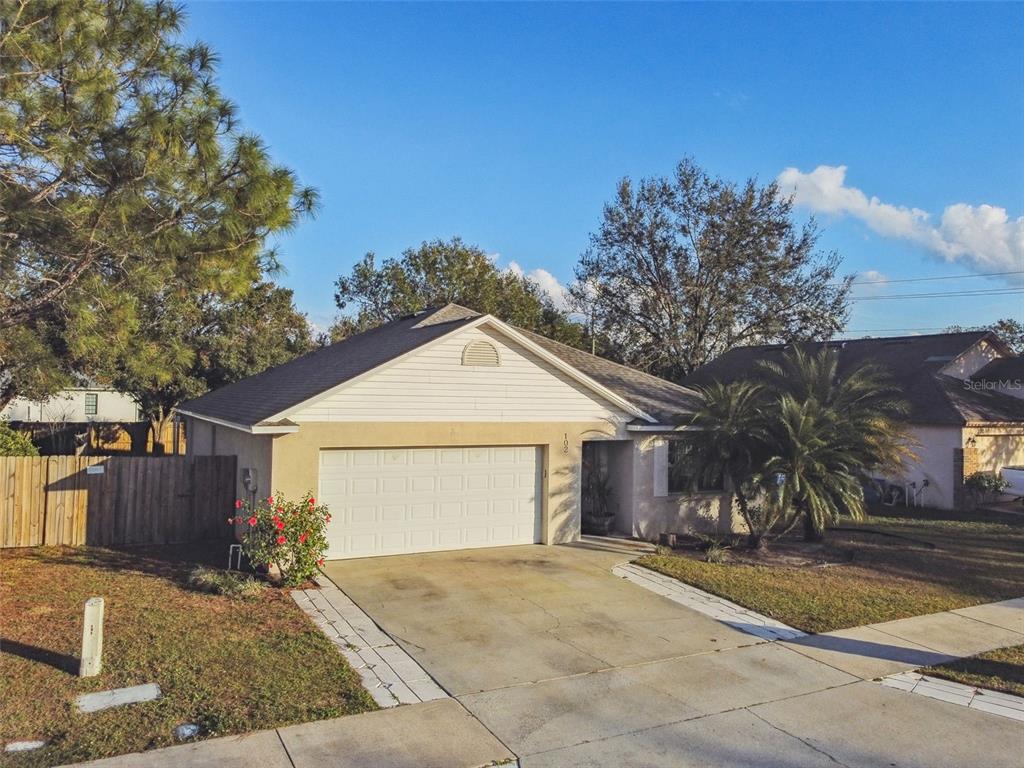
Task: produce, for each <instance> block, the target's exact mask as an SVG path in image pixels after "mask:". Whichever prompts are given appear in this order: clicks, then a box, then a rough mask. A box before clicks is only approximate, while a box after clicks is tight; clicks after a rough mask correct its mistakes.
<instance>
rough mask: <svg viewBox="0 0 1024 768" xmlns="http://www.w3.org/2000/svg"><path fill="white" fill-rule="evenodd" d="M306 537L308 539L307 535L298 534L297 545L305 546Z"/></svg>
mask: <svg viewBox="0 0 1024 768" xmlns="http://www.w3.org/2000/svg"><path fill="white" fill-rule="evenodd" d="M307 537H308V534H305V533H303V534H300V536H299V544H305V543H306V538H307Z"/></svg>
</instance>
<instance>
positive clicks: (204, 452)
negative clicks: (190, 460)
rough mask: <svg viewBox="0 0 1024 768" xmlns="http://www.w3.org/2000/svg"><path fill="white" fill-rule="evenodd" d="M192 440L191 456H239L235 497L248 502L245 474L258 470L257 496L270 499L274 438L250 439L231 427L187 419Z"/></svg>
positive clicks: (189, 442)
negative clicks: (246, 471) (245, 470)
mask: <svg viewBox="0 0 1024 768" xmlns="http://www.w3.org/2000/svg"><path fill="white" fill-rule="evenodd" d="M186 429H187V430H188V432H187V434H188V436H189V440H188V446H187V453H188V454H189V455H192V456H237V457H238V475H237V477H236V478H235V484H236V491H235V493H236V495H237V496H238V497H239V498H241V499H249V492H248V491H247V490H246V489H245V487H244V486H243V485H242V471H243V470H244V469H246V468H251V469H255V470H256V478H257V484H258V488H257V493H258V495H260V496H267V495H269V494H270V489H271V484H270V480H271V471H272V466H271V456H272V438H271V436H270V435H250V434H249V433H247V432H242V431H240V430H237V429H232V428H230V427H224V426H220V425H218V424H211V423H210V422H208V421H201V420H199V419H193V418H189V419H186Z"/></svg>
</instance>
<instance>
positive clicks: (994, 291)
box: [850, 288, 1024, 301]
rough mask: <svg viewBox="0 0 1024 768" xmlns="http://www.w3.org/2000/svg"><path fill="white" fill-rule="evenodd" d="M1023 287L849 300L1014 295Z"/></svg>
mask: <svg viewBox="0 0 1024 768" xmlns="http://www.w3.org/2000/svg"><path fill="white" fill-rule="evenodd" d="M1021 293H1024V288H996V289H989V290H972V291H944V292H939V291H936V292H933V293H894V294H892V295H890V296H851V297H850V301H892V300H894V299H938V298H943V297H946V296H1016V295H1018V294H1021Z"/></svg>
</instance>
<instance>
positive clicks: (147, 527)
mask: <svg viewBox="0 0 1024 768" xmlns="http://www.w3.org/2000/svg"><path fill="white" fill-rule="evenodd" d="M236 464H237V460H236V458H235V457H234V456H160V457H156V456H130V457H129V456H124V457H122V456H113V457H106V456H38V457H35V456H32V457H10V456H0V547H37V546H40V545H46V546H57V545H69V546H79V545H83V544H88V545H90V546H108V545H132V544H178V543H185V542H191V541H202V540H205V539H219V538H225V537H227V536H228V535H230V533H231V530H230V528H229V526H227V525H226V524H225V521H226V520H227V518H228V517H229V516H230V515H231V514H232V512H233V511H234V507H233V502H234V498H235V472H236Z"/></svg>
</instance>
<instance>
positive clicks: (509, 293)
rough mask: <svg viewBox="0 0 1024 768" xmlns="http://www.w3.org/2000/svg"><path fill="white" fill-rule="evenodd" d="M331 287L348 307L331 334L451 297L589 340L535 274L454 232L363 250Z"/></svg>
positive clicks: (558, 335)
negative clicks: (391, 253)
mask: <svg viewBox="0 0 1024 768" xmlns="http://www.w3.org/2000/svg"><path fill="white" fill-rule="evenodd" d="M335 287H336V289H337V290H336V292H335V295H334V298H335V302H336V303H337V305H338V309H340V310H342V312H344V313H345V314H343V315H342V316H341V317H340V318H339V320H338V321H337V322H336V323H335V324H334V327H332V329H331V336H332V338H333V339H334V340H335V341H338V340H340V339H343V338H345V337H346V336H349V335H351V334H353V333H358V332H359V331H364V330H367V329H368V328H372V327H374V326H377V325H380V324H382V323H386V322H388V321H390V320H395V319H397V318H400V317H404V316H406V315H410V314H413V313H415V312H419V311H421V310H423V309H427V308H428V307H438V306H442V305H444V304H448V303H455V304H461V305H463V306H466V307H469V308H470V309H474V310H476V311H477V312H481V313H485V314H491V315H494V316H495V317H497V318H498V319H500V320H504V321H505V322H508V323H511V324H512V325H515V326H518V327H520V328H525V329H526V330H529V331H535V332H537V333H541V334H544V335H546V336H548V337H550V338H553V339H556V340H557V341H561V342H563V343H565V344H572V345H574V346H584V345H585V344H586V331H585V329H584V328H583V326H581V325H580V324H578V323H575V322H573V321H572V320H570V319H569V317H568V316H567V314H566V313H565V312H564V311H562V310H560V309H558V308H557V307H556V306H555V304H554V303H553V301H552V300H551V298H550V297H549V296H547V295H546V294H545V293H544V291H543V290H542V289H541V287H540V286H539V285H538V284H537V283H536V282H534V281H533V280H531V279H530V278H529V277H527V276H525V275H522V274H518V273H515V272H512V271H511V270H502V269H499V268H498V267H497V266H496V265H495V263H494V259H492V258H491V257H490V256H488V255H487V253H485V252H484V251H483V250H481V249H480V248H478V247H477V246H475V245H467V244H466V243H464V242H462V240H461V239H459V238H458V237H455V238H452V239H451V240H434V241H431V242H426V243H422V244H421V245H420V246H419V247H418V248H409V249H407V250H405V251H403V252H402V254H401V256H399V257H398V258H386V259H384V260H383V261H380V262H378V260H377V257H376V256H375V255H374V254H372V253H368V254H366V256H365V257H364V258H363V259H362V260H361V261H359V262H358V263H357V264H356V265H355V266H354V267H353V268H352V271H351V273H349V274H348V275H342V276H341V277H339V278H338V280H337V282H336V283H335Z"/></svg>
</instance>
